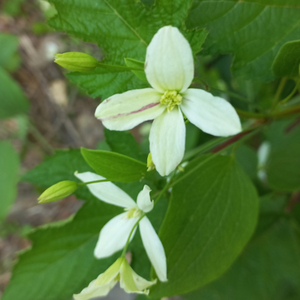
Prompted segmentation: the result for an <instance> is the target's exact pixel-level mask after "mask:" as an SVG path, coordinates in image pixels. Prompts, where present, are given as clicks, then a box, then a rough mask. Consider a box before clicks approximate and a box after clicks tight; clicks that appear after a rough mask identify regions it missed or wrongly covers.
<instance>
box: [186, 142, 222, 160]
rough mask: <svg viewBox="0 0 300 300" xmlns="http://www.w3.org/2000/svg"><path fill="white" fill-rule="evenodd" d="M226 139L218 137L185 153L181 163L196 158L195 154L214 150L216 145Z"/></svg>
mask: <svg viewBox="0 0 300 300" xmlns="http://www.w3.org/2000/svg"><path fill="white" fill-rule="evenodd" d="M227 139H228V137H219V138H216V139H213V140H211V141H208V142H207V143H205V144H204V145H201V146H200V147H198V148H196V149H193V150H191V151H189V152H187V153H186V154H185V156H184V158H183V162H185V161H188V160H189V159H191V158H192V157H193V156H196V155H197V154H200V153H203V152H206V151H209V150H211V149H212V148H214V147H215V146H217V145H218V144H221V143H222V142H224V141H225V140H227Z"/></svg>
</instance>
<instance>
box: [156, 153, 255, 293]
mask: <svg viewBox="0 0 300 300" xmlns="http://www.w3.org/2000/svg"><path fill="white" fill-rule="evenodd" d="M208 157H210V156H202V157H200V158H198V159H196V160H195V161H194V162H192V163H190V164H189V165H188V166H187V167H186V169H185V173H188V172H189V170H190V169H191V170H192V172H191V173H190V175H188V176H185V177H183V179H182V181H180V182H179V183H178V184H176V185H175V186H174V187H173V190H172V195H171V201H170V205H169V208H168V212H167V215H166V218H165V220H164V222H163V225H162V228H161V230H160V238H161V241H162V243H163V245H164V247H165V251H166V256H167V262H168V263H167V264H168V282H166V283H161V282H159V283H158V284H157V285H156V286H154V287H153V289H152V290H151V294H150V296H151V297H153V298H159V297H166V296H172V295H176V294H184V293H187V292H190V291H192V290H195V289H197V288H199V287H201V286H204V285H206V284H208V283H209V282H211V281H213V280H215V279H217V278H218V277H219V276H220V275H222V274H223V273H224V272H225V270H226V269H227V268H228V267H229V266H230V265H231V264H232V263H233V261H234V260H235V259H236V258H237V256H238V254H239V253H240V252H241V251H242V249H243V247H244V246H245V244H246V243H247V242H248V240H249V238H250V237H251V235H252V233H253V231H254V227H255V225H256V222H257V215H258V198H257V194H256V190H255V188H254V187H253V185H252V183H251V181H250V180H249V178H248V177H247V176H246V175H245V173H244V172H243V170H242V169H241V167H240V166H239V165H238V164H237V163H236V162H235V160H234V159H233V158H232V157H226V156H215V157H213V159H210V160H209V161H208V160H207V158H208ZM200 164H201V167H198V168H197V167H196V166H197V165H199V166H200ZM178 212H180V213H178Z"/></svg>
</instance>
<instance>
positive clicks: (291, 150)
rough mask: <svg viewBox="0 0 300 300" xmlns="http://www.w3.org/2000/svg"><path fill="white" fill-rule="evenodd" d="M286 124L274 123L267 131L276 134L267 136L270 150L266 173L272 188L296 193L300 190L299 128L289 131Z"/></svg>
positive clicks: (282, 122) (283, 122)
mask: <svg viewBox="0 0 300 300" xmlns="http://www.w3.org/2000/svg"><path fill="white" fill-rule="evenodd" d="M287 124H288V123H287V122H286V121H281V122H276V123H274V124H272V126H271V128H270V130H269V132H272V131H274V130H276V132H275V134H273V135H270V134H269V135H270V136H271V137H270V144H271V150H270V156H269V159H268V162H267V165H266V172H267V178H268V183H269V184H270V186H271V187H272V188H274V189H276V190H282V191H296V190H299V189H300V127H297V128H294V129H292V128H291V129H292V130H291V131H289V126H288V125H287ZM284 127H285V130H284ZM280 129H281V130H280Z"/></svg>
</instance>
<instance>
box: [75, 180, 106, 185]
mask: <svg viewBox="0 0 300 300" xmlns="http://www.w3.org/2000/svg"><path fill="white" fill-rule="evenodd" d="M107 181H111V180H108V179H102V180H95V181H89V182H80V183H78V185H79V186H84V185H88V184H92V183H97V182H107Z"/></svg>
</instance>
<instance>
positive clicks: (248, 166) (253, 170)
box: [236, 145, 258, 178]
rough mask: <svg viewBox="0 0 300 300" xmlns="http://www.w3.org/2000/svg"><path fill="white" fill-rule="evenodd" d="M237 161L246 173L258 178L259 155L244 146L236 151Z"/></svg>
mask: <svg viewBox="0 0 300 300" xmlns="http://www.w3.org/2000/svg"><path fill="white" fill-rule="evenodd" d="M236 160H237V162H238V163H239V164H240V165H241V167H242V168H243V169H244V171H245V173H246V174H247V175H248V176H249V177H251V178H256V176H257V166H258V160H257V153H256V152H255V151H254V150H253V149H252V148H250V147H249V146H246V145H242V146H240V147H239V148H238V149H237V151H236Z"/></svg>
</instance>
